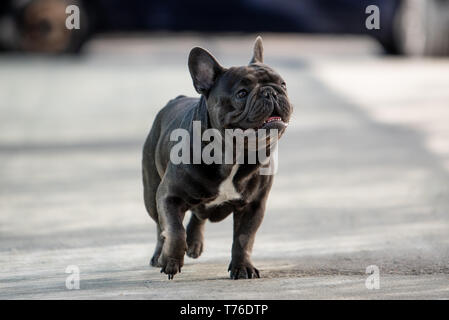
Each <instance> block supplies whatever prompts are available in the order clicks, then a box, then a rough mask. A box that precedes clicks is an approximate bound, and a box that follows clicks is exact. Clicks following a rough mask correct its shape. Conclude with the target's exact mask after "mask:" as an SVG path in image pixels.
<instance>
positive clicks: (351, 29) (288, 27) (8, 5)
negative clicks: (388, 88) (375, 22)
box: [0, 0, 449, 55]
mask: <svg viewBox="0 0 449 320" xmlns="http://www.w3.org/2000/svg"><path fill="white" fill-rule="evenodd" d="M69 4H76V5H78V7H79V8H80V11H81V28H80V29H79V30H76V29H72V30H69V29H67V28H66V27H65V19H66V17H67V14H66V12H65V8H66V7H67V6H68V5H69ZM369 5H376V6H378V7H379V9H380V29H373V30H368V29H367V28H366V27H365V20H366V19H367V17H368V16H369V14H367V13H366V12H365V9H366V7H367V6H369ZM161 30H166V31H198V32H298V33H335V34H368V35H370V36H372V37H374V38H375V39H377V40H378V41H380V43H381V44H382V46H383V47H384V48H385V50H386V52H388V53H398V54H406V55H448V54H449V0H277V1H269V0H242V1H237V0H228V1H220V0H216V1H214V2H211V1H206V0H196V1H195V0H192V1H179V0H166V1H160V0H159V1H145V0H128V1H125V0H76V1H73V0H72V1H70V0H3V1H2V2H1V4H0V48H2V49H3V50H19V51H29V52H51V53H63V52H79V51H80V49H81V48H82V45H83V44H84V43H85V42H86V41H87V40H88V39H89V37H90V36H92V35H94V34H97V33H104V32H132V31H161Z"/></svg>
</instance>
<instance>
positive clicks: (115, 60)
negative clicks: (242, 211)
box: [0, 35, 449, 299]
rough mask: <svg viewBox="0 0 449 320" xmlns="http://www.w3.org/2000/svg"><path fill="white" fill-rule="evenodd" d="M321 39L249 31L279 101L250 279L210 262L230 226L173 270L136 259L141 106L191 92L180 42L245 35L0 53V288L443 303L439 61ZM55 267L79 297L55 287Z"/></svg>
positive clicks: (445, 139)
mask: <svg viewBox="0 0 449 320" xmlns="http://www.w3.org/2000/svg"><path fill="white" fill-rule="evenodd" d="M336 39H338V40H335V38H334V39H331V38H314V37H307V36H303V37H287V36H269V35H268V36H265V37H264V44H265V60H266V62H267V63H269V64H271V65H273V66H274V67H275V68H276V69H277V70H278V71H279V73H280V74H282V75H283V77H284V78H285V79H286V82H287V86H288V90H289V92H290V97H291V99H292V101H293V103H294V105H295V112H294V118H293V120H292V122H291V124H290V126H289V128H288V131H287V133H286V134H285V136H284V137H283V139H282V140H281V145H280V151H279V161H280V163H279V172H278V174H277V176H276V178H275V184H274V186H273V189H272V192H271V195H270V198H269V204H268V208H267V212H266V218H265V220H264V223H263V224H262V227H261V228H260V230H259V232H258V235H257V239H256V244H255V248H254V254H253V257H254V262H255V264H256V266H257V267H258V268H259V269H260V270H261V275H262V278H261V279H257V280H241V281H231V280H229V279H228V274H227V272H226V270H227V266H228V263H229V259H230V248H231V239H232V219H227V220H225V221H223V222H221V223H218V224H212V223H208V224H207V225H206V243H205V245H206V248H205V252H204V253H203V255H202V256H201V257H200V258H199V259H198V260H192V259H190V258H187V257H186V261H185V262H186V265H185V267H184V268H183V271H182V274H180V275H177V276H176V277H175V280H174V281H168V280H167V279H166V277H165V276H164V275H161V274H160V273H159V270H157V269H154V268H150V267H149V266H148V261H149V258H150V256H151V253H152V250H153V247H154V243H155V225H154V223H153V221H152V220H151V219H150V218H149V217H148V215H147V214H146V212H145V209H144V205H143V199H142V186H141V176H140V159H141V147H142V145H143V142H144V139H145V137H146V134H147V133H148V131H149V128H150V126H151V123H152V121H153V118H154V116H155V114H156V112H157V111H158V109H159V108H160V107H162V106H163V105H164V104H165V103H166V102H167V101H168V100H169V99H171V98H173V97H175V96H176V95H178V94H181V93H183V94H187V95H196V94H195V92H194V90H193V88H192V85H191V80H190V76H189V74H188V70H187V66H186V61H187V56H188V52H189V49H190V48H191V47H193V46H196V45H200V46H204V47H206V48H208V49H209V50H210V51H211V52H213V53H214V54H215V55H216V56H217V58H218V59H219V61H221V62H222V63H223V65H232V64H243V63H246V62H247V61H248V60H249V58H250V56H251V51H250V50H251V45H252V42H253V37H242V38H238V39H236V38H233V37H221V38H218V37H207V38H198V37H194V36H184V37H169V38H167V37H158V36H153V37H151V38H148V39H145V38H138V39H135V40H126V41H122V40H121V39H119V38H112V39H99V40H96V41H93V42H92V43H91V44H90V45H89V47H88V48H87V49H88V53H87V54H86V55H85V56H83V57H80V58H68V57H65V58H64V57H63V58H58V59H55V58H53V59H47V58H44V57H39V58H34V59H31V58H28V57H13V56H0V70H1V72H0V299H26V298H33V299H39V298H45V299H47V298H50V299H59V298H63V299H99V298H106V299H117V298H119V299H122V298H138V299H147V298H148V299H197V298H198V299H216V298H218V299H222V298H223V299H252V298H254V299H258V298H263V299H354V298H362V299H371V298H376V299H389V298H400V299H411V298H418V299H433V298H444V299H447V298H449V105H448V102H449V91H448V90H447V88H448V87H449V60H447V59H446V60H445V59H434V60H432V59H428V60H409V59H399V58H394V57H386V56H382V55H379V54H377V52H376V51H377V47H376V44H375V43H372V42H370V41H368V40H365V39H363V38H336ZM112 49H114V50H115V52H114V53H111V52H108V50H112ZM69 265H76V266H78V267H79V268H80V271H81V274H80V278H81V283H80V286H81V288H80V290H67V289H66V287H65V281H66V277H67V276H68V274H66V273H65V271H66V268H67V266H69ZM370 265H376V266H378V267H379V268H380V289H379V290H368V289H367V288H366V287H365V280H366V279H367V277H368V275H367V274H365V270H366V267H368V266H370Z"/></svg>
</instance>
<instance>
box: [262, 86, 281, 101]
mask: <svg viewBox="0 0 449 320" xmlns="http://www.w3.org/2000/svg"><path fill="white" fill-rule="evenodd" d="M261 94H262V96H263V97H264V98H265V99H270V98H273V99H276V98H277V93H276V91H275V90H274V89H273V88H272V87H263V88H262V89H261Z"/></svg>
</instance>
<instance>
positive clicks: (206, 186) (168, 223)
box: [142, 37, 292, 279]
mask: <svg viewBox="0 0 449 320" xmlns="http://www.w3.org/2000/svg"><path fill="white" fill-rule="evenodd" d="M188 65H189V70H190V74H191V76H192V79H193V85H194V87H195V89H196V91H197V92H198V93H200V94H201V97H200V98H189V97H185V96H179V97H177V98H175V99H173V100H171V101H169V102H168V104H167V105H166V106H165V107H164V108H163V109H162V110H161V111H160V112H159V113H158V114H157V116H156V119H155V121H154V123H153V126H152V128H151V131H150V134H149V135H148V137H147V140H146V142H145V145H144V148H143V160H142V173H143V186H144V200H145V206H146V209H147V211H148V213H149V214H150V216H151V217H152V218H153V219H154V220H155V221H156V224H157V244H156V249H155V251H154V255H153V257H152V258H151V261H150V264H151V265H152V266H154V267H160V268H162V269H161V272H164V273H166V274H167V275H168V278H169V279H173V276H174V275H175V274H176V273H178V272H181V267H182V266H183V263H184V254H185V253H186V252H187V255H188V256H189V257H191V258H198V257H199V256H200V255H201V253H202V251H203V247H204V238H203V230H204V225H205V222H206V220H207V219H209V220H210V221H212V222H217V221H221V220H223V219H224V218H226V217H227V216H228V215H229V214H230V213H233V214H234V239H233V245H232V260H231V263H230V265H229V269H228V271H230V276H231V278H233V279H242V278H243V279H247V278H256V277H257V278H259V271H258V270H257V269H256V268H255V267H254V266H253V264H252V262H251V258H250V256H251V251H252V247H253V244H254V239H255V235H256V231H257V229H258V227H259V226H260V224H261V222H262V219H263V215H264V211H265V203H266V200H267V197H268V193H269V191H270V189H271V185H272V181H273V176H272V175H260V174H259V169H260V167H261V166H264V164H261V163H256V164H245V163H243V164H235V163H232V164H224V163H225V162H221V163H222V164H220V163H212V164H206V163H204V162H201V163H199V164H198V163H196V164H192V163H187V164H186V163H179V164H174V163H173V162H172V161H170V150H171V148H172V147H173V146H174V145H175V144H176V143H177V142H176V141H171V139H170V134H171V132H172V131H173V130H174V129H177V128H182V129H185V130H187V132H189V133H190V134H192V131H193V129H192V128H193V121H195V120H196V121H201V130H202V131H204V130H206V129H209V128H214V129H216V130H219V131H220V132H223V131H224V130H225V129H237V128H240V129H243V130H245V129H251V128H253V129H258V128H264V129H277V130H278V135H279V137H280V136H281V135H282V134H283V133H284V131H285V128H286V127H287V125H288V121H289V119H290V115H291V113H292V106H291V105H290V102H289V100H288V97H287V90H286V85H285V82H284V80H283V79H282V78H281V76H280V75H279V74H277V73H276V72H275V71H274V70H273V69H271V68H270V67H268V66H267V65H265V64H264V63H263V47H262V39H261V38H260V37H258V38H257V39H256V42H255V45H254V53H253V58H252V60H251V62H250V63H249V65H248V66H241V67H231V68H224V67H222V66H221V65H220V64H219V63H218V62H217V60H216V59H215V58H214V57H213V56H212V55H211V54H210V53H209V52H207V51H206V50H204V49H202V48H198V47H196V48H193V49H192V50H191V52H190V55H189V62H188ZM203 144H204V142H203ZM190 148H192V147H190ZM193 151H194V150H192V149H190V154H192V153H193ZM190 158H192V156H190ZM234 159H235V157H234ZM187 210H191V212H192V216H191V219H190V221H189V223H188V226H187V230H185V229H184V226H183V219H184V215H185V212H186V211H187Z"/></svg>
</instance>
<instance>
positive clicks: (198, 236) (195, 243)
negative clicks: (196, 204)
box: [186, 212, 206, 259]
mask: <svg viewBox="0 0 449 320" xmlns="http://www.w3.org/2000/svg"><path fill="white" fill-rule="evenodd" d="M205 223H206V219H200V218H198V217H197V216H196V215H195V213H194V212H192V216H191V217H190V221H189V224H188V225H187V230H186V232H187V255H188V256H189V257H190V258H194V259H196V258H198V257H199V256H200V255H201V253H202V252H203V247H204V225H205Z"/></svg>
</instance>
